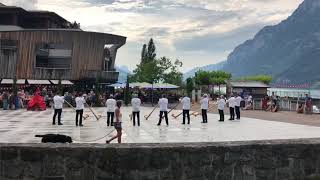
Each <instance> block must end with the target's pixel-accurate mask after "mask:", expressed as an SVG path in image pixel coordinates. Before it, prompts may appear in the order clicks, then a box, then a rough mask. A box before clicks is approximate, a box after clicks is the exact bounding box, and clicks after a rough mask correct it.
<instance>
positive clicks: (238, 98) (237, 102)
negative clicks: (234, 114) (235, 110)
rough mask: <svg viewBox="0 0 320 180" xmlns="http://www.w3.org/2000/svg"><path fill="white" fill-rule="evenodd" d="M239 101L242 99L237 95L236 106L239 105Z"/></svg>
mask: <svg viewBox="0 0 320 180" xmlns="http://www.w3.org/2000/svg"><path fill="white" fill-rule="evenodd" d="M241 101H242V97H241V96H237V97H236V106H238V107H240V104H241Z"/></svg>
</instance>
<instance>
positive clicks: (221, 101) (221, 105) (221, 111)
mask: <svg viewBox="0 0 320 180" xmlns="http://www.w3.org/2000/svg"><path fill="white" fill-rule="evenodd" d="M225 105H226V100H225V99H224V96H223V95H221V96H220V99H218V111H219V115H220V120H219V121H220V122H223V121H224V106H225Z"/></svg>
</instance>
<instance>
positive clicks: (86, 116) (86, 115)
mask: <svg viewBox="0 0 320 180" xmlns="http://www.w3.org/2000/svg"><path fill="white" fill-rule="evenodd" d="M64 102H66V103H67V104H68V106H70V107H71V108H72V109H73V110H75V111H77V110H76V108H74V107H73V106H72V104H70V103H69V102H68V101H64ZM88 117H90V115H89V114H85V115H84V116H83V119H84V120H86V119H87V118H88Z"/></svg>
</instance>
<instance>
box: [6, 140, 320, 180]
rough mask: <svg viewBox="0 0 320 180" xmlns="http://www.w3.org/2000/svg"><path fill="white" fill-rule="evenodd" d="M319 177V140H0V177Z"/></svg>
mask: <svg viewBox="0 0 320 180" xmlns="http://www.w3.org/2000/svg"><path fill="white" fill-rule="evenodd" d="M319 177H320V139H301V140H277V141H256V142H221V143H193V144H122V145H117V144H112V145H97V144H70V145H68V144H0V179H1V180H18V179H19V180H20V179H21V180H22V179H23V180H40V179H41V180H70V179H75V180H109V179H110V180H118V179H119V180H120V179H121V180H127V179H128V180H151V179H156V180H167V179H168V180H169V179H170V180H171V179H172V180H185V179H195V180H201V179H204V180H256V179H257V180H260V179H262V180H286V179H301V180H306V179H310V180H311V179H319Z"/></svg>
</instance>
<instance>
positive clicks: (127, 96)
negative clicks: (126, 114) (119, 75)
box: [124, 76, 131, 106]
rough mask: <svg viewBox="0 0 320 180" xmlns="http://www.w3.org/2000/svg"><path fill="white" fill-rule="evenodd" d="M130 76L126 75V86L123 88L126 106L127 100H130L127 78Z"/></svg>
mask: <svg viewBox="0 0 320 180" xmlns="http://www.w3.org/2000/svg"><path fill="white" fill-rule="evenodd" d="M129 79H130V78H129V76H127V82H126V88H125V89H124V104H125V105H126V106H128V105H129V100H130V94H131V93H130V86H129V83H130V82H129V81H130V80H129Z"/></svg>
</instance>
